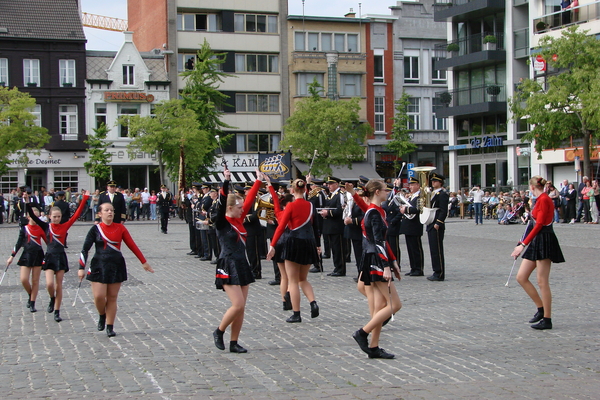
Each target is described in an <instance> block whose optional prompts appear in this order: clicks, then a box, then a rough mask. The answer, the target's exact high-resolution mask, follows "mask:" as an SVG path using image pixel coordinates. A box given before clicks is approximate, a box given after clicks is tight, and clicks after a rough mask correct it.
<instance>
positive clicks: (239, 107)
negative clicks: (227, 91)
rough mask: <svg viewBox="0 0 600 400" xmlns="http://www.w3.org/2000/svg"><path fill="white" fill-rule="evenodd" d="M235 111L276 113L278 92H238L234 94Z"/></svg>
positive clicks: (277, 109)
mask: <svg viewBox="0 0 600 400" xmlns="http://www.w3.org/2000/svg"><path fill="white" fill-rule="evenodd" d="M235 111H236V112H242V113H243V112H249V113H278V112H279V95H278V94H252V93H242V94H240V93H238V94H236V95H235Z"/></svg>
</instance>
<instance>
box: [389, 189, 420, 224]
mask: <svg viewBox="0 0 600 400" xmlns="http://www.w3.org/2000/svg"><path fill="white" fill-rule="evenodd" d="M393 200H394V203H396V205H397V206H398V207H401V206H403V205H405V206H407V207H412V204H410V201H408V199H407V198H406V197H404V195H402V192H398V193H396V195H395V196H394V199H393ZM415 215H417V214H404V217H406V218H407V219H413V218H414V217H415Z"/></svg>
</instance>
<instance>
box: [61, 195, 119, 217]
mask: <svg viewBox="0 0 600 400" xmlns="http://www.w3.org/2000/svg"><path fill="white" fill-rule="evenodd" d="M103 203H111V201H110V196H109V195H108V192H102V193H100V195H99V196H98V206H100V204H103ZM55 204H56V203H55ZM112 205H113V207H114V208H115V214H114V218H113V222H116V223H118V224H119V223H121V222H123V221H125V220H126V219H127V206H126V204H125V197H123V194H122V193H119V192H115V195H114V196H113V201H112ZM96 220H97V221H99V220H100V219H98V218H97V219H96Z"/></svg>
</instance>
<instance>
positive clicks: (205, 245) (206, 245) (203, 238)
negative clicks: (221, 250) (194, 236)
mask: <svg viewBox="0 0 600 400" xmlns="http://www.w3.org/2000/svg"><path fill="white" fill-rule="evenodd" d="M198 233H200V242H201V244H202V245H201V246H202V247H198V254H202V255H203V256H204V258H208V259H210V258H211V247H210V240H209V239H208V229H200V230H199V231H198Z"/></svg>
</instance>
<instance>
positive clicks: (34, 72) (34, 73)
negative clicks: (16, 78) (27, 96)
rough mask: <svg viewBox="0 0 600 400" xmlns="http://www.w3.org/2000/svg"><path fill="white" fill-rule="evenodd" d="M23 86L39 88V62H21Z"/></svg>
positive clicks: (26, 60)
mask: <svg viewBox="0 0 600 400" xmlns="http://www.w3.org/2000/svg"><path fill="white" fill-rule="evenodd" d="M23 85H24V86H29V85H31V86H40V60H30V59H24V60H23Z"/></svg>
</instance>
